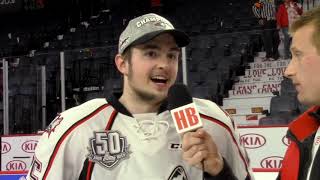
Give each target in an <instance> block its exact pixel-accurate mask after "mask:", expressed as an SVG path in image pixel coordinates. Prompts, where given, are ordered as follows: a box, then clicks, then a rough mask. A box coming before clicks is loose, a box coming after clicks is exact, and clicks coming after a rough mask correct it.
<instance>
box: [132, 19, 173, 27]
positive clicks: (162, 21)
mask: <svg viewBox="0 0 320 180" xmlns="http://www.w3.org/2000/svg"><path fill="white" fill-rule="evenodd" d="M157 21H159V22H160V23H161V24H159V23H156V24H155V25H157V26H159V25H161V26H163V27H166V25H167V26H169V27H171V28H173V27H172V26H171V25H169V24H168V23H167V22H165V21H164V20H163V19H162V18H159V17H145V18H143V19H142V20H140V21H138V22H137V23H136V26H137V27H138V28H140V27H141V26H143V25H145V24H147V23H149V22H157Z"/></svg>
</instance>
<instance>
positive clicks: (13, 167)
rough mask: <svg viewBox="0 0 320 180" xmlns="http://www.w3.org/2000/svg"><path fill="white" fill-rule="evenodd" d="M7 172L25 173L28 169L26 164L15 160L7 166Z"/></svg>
mask: <svg viewBox="0 0 320 180" xmlns="http://www.w3.org/2000/svg"><path fill="white" fill-rule="evenodd" d="M6 168H7V171H24V170H26V168H27V165H26V163H25V162H23V161H21V160H13V161H10V162H8V164H7V165H6Z"/></svg>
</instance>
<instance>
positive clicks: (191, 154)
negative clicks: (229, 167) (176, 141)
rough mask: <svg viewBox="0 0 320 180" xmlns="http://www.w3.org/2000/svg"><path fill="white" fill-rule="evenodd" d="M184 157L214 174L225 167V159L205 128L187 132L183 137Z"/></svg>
mask: <svg viewBox="0 0 320 180" xmlns="http://www.w3.org/2000/svg"><path fill="white" fill-rule="evenodd" d="M182 158H183V159H184V160H185V161H186V162H187V163H188V164H189V165H193V166H195V167H197V168H199V169H202V168H203V171H205V172H207V173H209V174H210V175H212V176H215V175H217V174H219V172H220V171H221V170H222V168H223V159H222V156H221V155H220V153H219V152H218V149H217V146H216V144H215V143H214V141H213V140H212V138H211V136H210V135H209V134H208V133H207V132H206V131H205V130H204V129H203V128H200V129H197V131H195V132H187V133H185V134H184V135H183V138H182Z"/></svg>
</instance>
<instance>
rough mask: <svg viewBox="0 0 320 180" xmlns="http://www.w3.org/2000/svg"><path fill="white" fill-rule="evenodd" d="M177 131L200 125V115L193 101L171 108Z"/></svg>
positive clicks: (193, 128) (189, 129)
mask: <svg viewBox="0 0 320 180" xmlns="http://www.w3.org/2000/svg"><path fill="white" fill-rule="evenodd" d="M171 115H172V117H173V120H174V123H175V125H176V129H177V132H178V133H183V132H186V131H192V130H195V129H197V128H200V127H202V122H201V119H200V115H199V113H198V111H197V109H196V107H195V105H194V104H193V103H191V104H187V105H185V106H182V107H179V108H176V109H173V110H171Z"/></svg>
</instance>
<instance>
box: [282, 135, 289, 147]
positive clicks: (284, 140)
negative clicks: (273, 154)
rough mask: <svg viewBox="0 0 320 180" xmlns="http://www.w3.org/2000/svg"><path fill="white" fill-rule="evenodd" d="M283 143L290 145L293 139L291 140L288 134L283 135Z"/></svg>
mask: <svg viewBox="0 0 320 180" xmlns="http://www.w3.org/2000/svg"><path fill="white" fill-rule="evenodd" d="M282 143H283V144H284V145H286V146H289V145H290V143H291V141H290V139H288V138H287V137H286V136H283V138H282Z"/></svg>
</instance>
